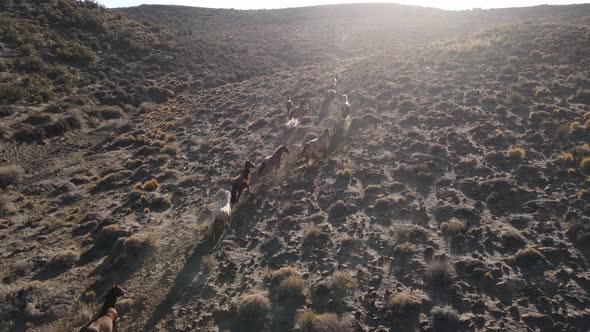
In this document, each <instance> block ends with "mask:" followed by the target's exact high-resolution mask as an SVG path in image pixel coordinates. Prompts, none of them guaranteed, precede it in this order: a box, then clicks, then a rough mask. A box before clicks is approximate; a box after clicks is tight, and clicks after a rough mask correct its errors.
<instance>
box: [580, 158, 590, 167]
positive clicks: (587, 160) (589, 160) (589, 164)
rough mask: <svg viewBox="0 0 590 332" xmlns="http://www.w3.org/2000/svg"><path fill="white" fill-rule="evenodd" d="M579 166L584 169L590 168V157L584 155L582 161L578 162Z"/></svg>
mask: <svg viewBox="0 0 590 332" xmlns="http://www.w3.org/2000/svg"><path fill="white" fill-rule="evenodd" d="M580 166H581V167H582V168H583V169H584V170H589V169H590V157H586V158H584V159H582V162H581V163H580Z"/></svg>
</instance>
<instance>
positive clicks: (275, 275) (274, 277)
mask: <svg viewBox="0 0 590 332" xmlns="http://www.w3.org/2000/svg"><path fill="white" fill-rule="evenodd" d="M296 275H299V272H297V270H296V269H295V268H294V267H291V266H283V267H281V268H280V269H278V270H276V271H273V272H272V273H271V274H270V277H271V281H272V283H274V284H275V285H278V284H280V283H281V282H282V281H283V280H285V279H287V278H289V277H291V276H296Z"/></svg>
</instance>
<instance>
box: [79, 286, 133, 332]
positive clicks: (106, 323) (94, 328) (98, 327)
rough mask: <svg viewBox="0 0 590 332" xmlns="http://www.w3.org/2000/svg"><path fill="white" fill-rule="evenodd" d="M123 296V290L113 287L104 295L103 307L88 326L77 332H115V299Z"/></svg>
mask: <svg viewBox="0 0 590 332" xmlns="http://www.w3.org/2000/svg"><path fill="white" fill-rule="evenodd" d="M123 295H125V290H124V289H123V288H121V287H119V286H118V285H113V287H112V288H111V289H110V290H109V291H108V292H107V294H106V295H105V301H104V305H103V306H102V308H101V309H100V311H99V312H98V314H96V315H95V316H94V317H93V318H92V320H90V322H88V324H86V325H84V327H82V328H81V329H80V331H79V332H113V331H117V309H116V305H117V298H119V297H121V296H123Z"/></svg>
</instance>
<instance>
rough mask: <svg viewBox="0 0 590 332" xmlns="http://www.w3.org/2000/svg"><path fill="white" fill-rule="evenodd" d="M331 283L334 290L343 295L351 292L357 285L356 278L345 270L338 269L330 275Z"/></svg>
mask: <svg viewBox="0 0 590 332" xmlns="http://www.w3.org/2000/svg"><path fill="white" fill-rule="evenodd" d="M332 285H333V287H334V290H335V291H336V292H339V293H341V294H343V295H346V294H350V293H352V292H353V291H354V290H355V289H356V287H357V285H356V280H355V279H354V277H353V276H352V274H350V272H347V271H338V272H336V273H335V274H334V276H333V277H332Z"/></svg>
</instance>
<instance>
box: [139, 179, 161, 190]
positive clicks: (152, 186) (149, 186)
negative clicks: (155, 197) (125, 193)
mask: <svg viewBox="0 0 590 332" xmlns="http://www.w3.org/2000/svg"><path fill="white" fill-rule="evenodd" d="M159 186H160V184H159V183H158V180H156V179H151V180H148V181H146V182H144V183H143V185H142V188H143V190H145V191H154V190H156V189H158V187H159Z"/></svg>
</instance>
